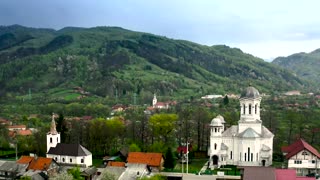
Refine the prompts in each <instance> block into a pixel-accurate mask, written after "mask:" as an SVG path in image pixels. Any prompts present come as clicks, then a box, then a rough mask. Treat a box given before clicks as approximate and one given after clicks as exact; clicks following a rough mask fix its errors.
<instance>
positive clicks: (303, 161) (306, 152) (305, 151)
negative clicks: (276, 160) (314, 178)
mask: <svg viewBox="0 0 320 180" xmlns="http://www.w3.org/2000/svg"><path fill="white" fill-rule="evenodd" d="M281 150H282V152H283V154H284V155H285V158H286V159H287V160H288V168H289V169H295V170H296V174H297V175H299V176H305V175H308V174H311V173H315V172H316V170H317V169H319V168H320V154H319V152H318V150H316V149H315V148H314V147H312V146H311V145H310V144H308V143H307V142H306V141H304V140H303V139H298V140H297V141H296V142H294V143H293V144H291V145H289V146H284V147H282V148H281Z"/></svg>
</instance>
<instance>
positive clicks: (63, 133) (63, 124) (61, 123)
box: [57, 113, 68, 143]
mask: <svg viewBox="0 0 320 180" xmlns="http://www.w3.org/2000/svg"><path fill="white" fill-rule="evenodd" d="M57 131H58V132H60V135H61V143H65V140H66V132H67V131H68V129H67V126H66V122H65V120H64V116H63V114H62V113H59V118H58V121H57Z"/></svg>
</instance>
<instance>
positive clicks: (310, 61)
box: [272, 49, 320, 87]
mask: <svg viewBox="0 0 320 180" xmlns="http://www.w3.org/2000/svg"><path fill="white" fill-rule="evenodd" d="M272 63H273V64H277V65H279V66H281V67H283V68H285V69H288V70H291V71H292V72H294V73H295V74H297V76H299V77H301V78H302V79H305V80H307V81H311V82H312V83H314V84H316V85H317V86H318V87H320V78H319V77H320V71H319V67H320V49H317V50H315V51H313V52H310V53H297V54H293V55H290V56H288V57H278V58H276V59H274V60H273V61H272Z"/></svg>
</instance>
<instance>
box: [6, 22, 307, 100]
mask: <svg viewBox="0 0 320 180" xmlns="http://www.w3.org/2000/svg"><path fill="white" fill-rule="evenodd" d="M249 83H251V84H254V86H256V87H257V88H258V89H259V90H260V91H262V92H266V93H271V92H278V91H286V90H292V89H302V88H305V87H306V86H308V85H307V84H305V81H302V80H301V79H299V78H298V77H295V76H294V75H293V74H292V73H290V72H289V71H287V70H284V69H282V68H280V67H277V66H276V65H274V64H271V63H267V62H264V61H263V60H262V59H259V58H256V57H253V56H252V55H249V54H245V53H243V52H242V51H241V50H240V49H237V48H230V47H228V46H224V45H217V46H211V47H209V46H204V45H199V44H196V43H192V42H188V41H183V40H174V39H169V38H166V37H162V36H157V35H153V34H148V33H140V32H134V31H129V30H125V29H122V28H118V27H94V28H74V27H67V28H63V29H61V30H58V31H56V30H52V29H36V28H27V27H23V26H19V25H13V26H0V87H1V88H0V91H1V95H2V96H5V97H15V96H19V95H25V94H27V93H28V92H30V90H31V91H32V93H33V94H37V93H45V96H46V97H47V98H50V97H51V98H54V97H53V95H55V94H57V91H63V90H67V89H72V88H74V87H82V88H83V89H84V90H85V91H87V92H89V93H90V94H91V95H96V96H97V97H114V96H119V97H120V96H127V95H128V96H129V95H130V96H131V95H132V94H134V93H136V94H137V96H138V97H142V96H147V97H149V96H152V93H154V92H156V93H157V94H159V95H161V96H164V97H165V96H171V97H173V96H174V97H183V96H184V97H190V96H193V97H199V96H201V95H204V94H218V93H221V94H224V93H226V92H234V93H238V92H240V90H241V88H245V87H246V86H248V84H249Z"/></svg>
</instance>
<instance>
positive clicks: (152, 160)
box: [127, 152, 164, 171]
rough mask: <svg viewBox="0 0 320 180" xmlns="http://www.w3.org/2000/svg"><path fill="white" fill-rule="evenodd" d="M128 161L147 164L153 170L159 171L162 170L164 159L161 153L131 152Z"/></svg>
mask: <svg viewBox="0 0 320 180" xmlns="http://www.w3.org/2000/svg"><path fill="white" fill-rule="evenodd" d="M127 162H128V163H131V164H137V163H138V164H146V165H148V166H149V167H151V168H152V171H154V170H156V171H159V170H162V167H163V163H164V159H163V157H162V154H161V153H143V152H130V153H129V154H128V159H127Z"/></svg>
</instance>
